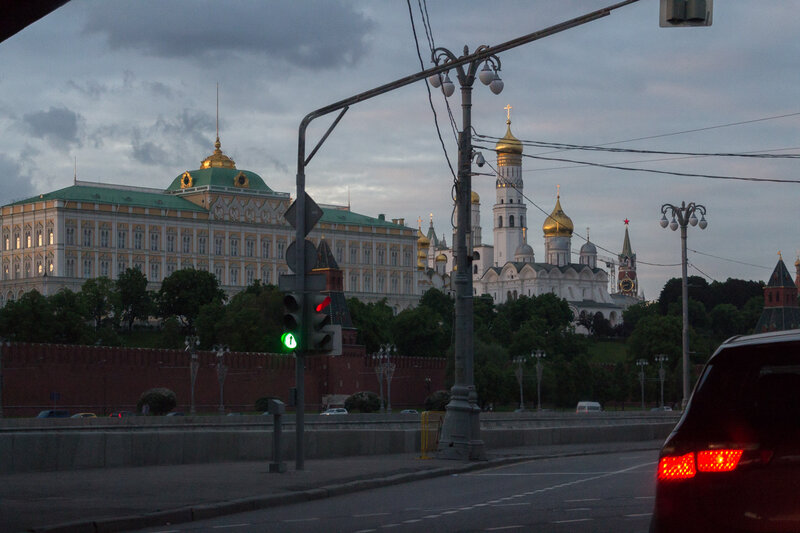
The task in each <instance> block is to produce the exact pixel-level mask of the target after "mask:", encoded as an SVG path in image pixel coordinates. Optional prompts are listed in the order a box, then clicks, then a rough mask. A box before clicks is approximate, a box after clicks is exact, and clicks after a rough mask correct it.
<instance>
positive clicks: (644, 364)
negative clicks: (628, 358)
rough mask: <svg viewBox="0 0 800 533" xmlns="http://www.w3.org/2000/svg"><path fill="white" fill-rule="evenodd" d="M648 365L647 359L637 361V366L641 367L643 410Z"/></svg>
mask: <svg viewBox="0 0 800 533" xmlns="http://www.w3.org/2000/svg"><path fill="white" fill-rule="evenodd" d="M648 364H649V363H648V362H647V359H637V360H636V366H638V367H639V382H640V383H641V384H642V409H644V367H646V366H647V365H648Z"/></svg>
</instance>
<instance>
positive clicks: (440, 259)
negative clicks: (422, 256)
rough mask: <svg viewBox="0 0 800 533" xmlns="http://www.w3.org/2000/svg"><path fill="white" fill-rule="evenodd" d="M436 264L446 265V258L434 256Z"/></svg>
mask: <svg viewBox="0 0 800 533" xmlns="http://www.w3.org/2000/svg"><path fill="white" fill-rule="evenodd" d="M436 262H437V263H446V262H447V256H446V255H444V254H439V255H437V256H436Z"/></svg>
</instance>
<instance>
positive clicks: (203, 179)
mask: <svg viewBox="0 0 800 533" xmlns="http://www.w3.org/2000/svg"><path fill="white" fill-rule="evenodd" d="M187 172H188V174H189V175H190V176H191V177H192V185H191V187H208V186H212V187H236V184H235V183H234V182H235V181H236V180H237V179H238V177H239V175H240V174H241V175H244V176H245V177H246V178H247V182H248V186H247V187H236V188H237V189H238V190H241V191H242V192H246V191H259V192H274V191H273V190H272V189H270V188H269V187H267V184H266V183H264V180H263V179H261V176H259V175H258V174H256V173H255V172H250V171H249V170H239V169H237V168H224V167H211V168H201V169H199V170H187V171H186V172H184V173H182V174H181V175H180V176H178V177H176V178H175V179H174V180H172V183H170V184H169V187H167V190H168V191H180V190H181V182H182V180H183V176H184V175H185V174H186V173H187Z"/></svg>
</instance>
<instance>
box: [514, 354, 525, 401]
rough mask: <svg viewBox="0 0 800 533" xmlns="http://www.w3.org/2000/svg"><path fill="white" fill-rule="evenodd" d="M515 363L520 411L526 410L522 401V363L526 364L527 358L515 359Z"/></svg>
mask: <svg viewBox="0 0 800 533" xmlns="http://www.w3.org/2000/svg"><path fill="white" fill-rule="evenodd" d="M514 362H515V363H517V372H516V374H517V381H518V382H519V410H520V411H524V410H525V403H524V402H523V401H522V381H523V380H522V378H523V375H522V363H524V362H525V358H524V357H523V356H519V357H515V358H514Z"/></svg>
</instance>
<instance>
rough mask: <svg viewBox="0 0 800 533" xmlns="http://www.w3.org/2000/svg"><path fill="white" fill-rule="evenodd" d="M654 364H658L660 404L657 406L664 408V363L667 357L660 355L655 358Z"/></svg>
mask: <svg viewBox="0 0 800 533" xmlns="http://www.w3.org/2000/svg"><path fill="white" fill-rule="evenodd" d="M655 359H656V362H657V363H658V380H659V381H660V382H661V403H660V404H659V406H660V407H662V408H663V407H664V377H665V375H666V372H665V371H664V361H667V360H668V359H669V357H667V356H666V355H664V354H663V353H660V354H658V355H656V357H655Z"/></svg>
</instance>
